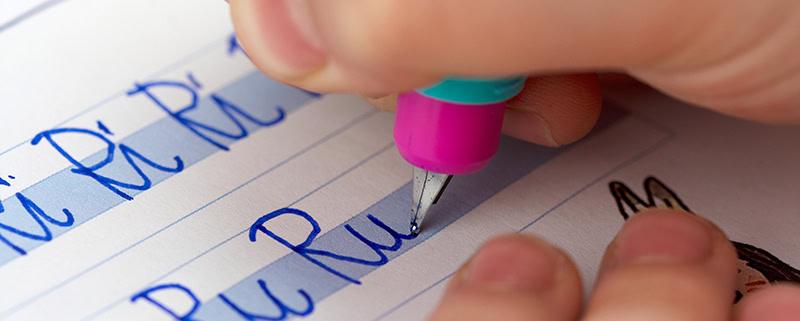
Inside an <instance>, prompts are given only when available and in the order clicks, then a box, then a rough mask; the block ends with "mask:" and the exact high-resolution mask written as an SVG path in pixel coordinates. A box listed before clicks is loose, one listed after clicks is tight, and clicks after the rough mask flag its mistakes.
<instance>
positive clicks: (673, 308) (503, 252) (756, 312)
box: [431, 209, 800, 321]
mask: <svg viewBox="0 0 800 321" xmlns="http://www.w3.org/2000/svg"><path fill="white" fill-rule="evenodd" d="M736 261H737V258H736V250H734V248H733V246H732V245H731V243H730V242H729V241H728V239H727V238H726V237H725V235H724V234H723V233H722V231H720V230H719V229H718V228H717V227H716V226H714V225H713V224H711V223H709V222H708V221H705V220H704V219H703V218H701V217H700V216H697V215H693V214H689V213H686V212H680V211H675V210H670V209H651V210H647V211H644V212H641V213H639V214H637V215H636V216H634V217H632V218H631V219H629V220H628V221H627V222H626V223H625V226H624V227H623V228H622V230H621V231H620V233H619V234H618V235H617V237H616V238H615V239H614V241H612V242H611V245H609V246H608V249H607V250H606V254H605V257H604V258H603V262H602V263H600V268H599V275H598V278H597V280H596V283H595V285H594V289H593V291H592V295H591V296H590V297H589V301H588V302H586V303H582V300H581V298H582V296H583V293H582V291H581V279H580V276H579V275H578V272H577V269H576V267H575V265H574V264H573V263H572V261H571V260H570V259H569V257H568V256H567V255H565V254H564V253H563V252H561V251H560V250H558V249H557V248H555V247H553V246H552V245H549V244H547V243H545V242H543V241H541V240H538V239H534V238H532V237H528V236H521V235H515V236H503V237H498V238H495V239H493V240H491V241H489V242H488V243H486V244H485V245H483V247H481V249H480V250H478V252H477V253H476V254H475V255H474V256H473V257H472V259H470V260H469V261H468V262H467V263H466V264H465V265H464V266H463V267H462V268H461V269H459V270H458V272H456V274H455V275H454V276H453V277H452V279H451V280H450V284H448V287H447V289H446V290H445V293H444V297H443V298H442V300H441V302H440V303H439V307H438V308H437V309H436V310H435V311H434V312H433V314H432V315H431V321H444V320H460V321H488V320H528V321H575V320H578V319H579V317H582V318H580V320H585V321H589V320H591V321H642V320H647V321H676V320H681V321H731V320H735V321H790V320H797V318H798V316H800V304H798V302H800V287H796V286H789V285H785V286H777V287H771V288H766V289H761V290H758V292H755V293H753V294H751V295H748V296H746V297H745V298H744V299H743V300H742V301H740V302H739V303H738V304H737V305H736V307H734V308H732V303H733V300H734V288H735V285H736V284H735V282H734V280H735V278H736V272H737V271H736V263H735V262H736ZM582 306H583V307H585V309H583V310H582Z"/></svg>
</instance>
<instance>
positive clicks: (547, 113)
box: [503, 74, 602, 147]
mask: <svg viewBox="0 0 800 321" xmlns="http://www.w3.org/2000/svg"><path fill="white" fill-rule="evenodd" d="M601 109H602V95H601V91H600V82H599V80H598V78H597V75H596V74H574V75H556V76H544V77H536V78H529V79H528V80H527V81H526V84H525V89H524V90H523V91H522V92H521V93H520V94H519V95H518V96H517V97H515V98H514V99H512V100H510V101H509V103H508V110H507V114H506V116H507V117H506V120H505V122H504V123H503V132H504V133H506V134H507V135H509V136H512V137H516V138H519V139H522V140H526V141H530V142H533V143H537V144H541V145H546V146H554V147H555V146H561V145H567V144H570V143H573V142H575V141H577V140H578V139H580V138H582V137H584V136H586V134H588V133H589V132H590V131H591V130H592V128H593V127H594V124H595V123H596V122H597V119H598V118H599V117H600V111H601Z"/></svg>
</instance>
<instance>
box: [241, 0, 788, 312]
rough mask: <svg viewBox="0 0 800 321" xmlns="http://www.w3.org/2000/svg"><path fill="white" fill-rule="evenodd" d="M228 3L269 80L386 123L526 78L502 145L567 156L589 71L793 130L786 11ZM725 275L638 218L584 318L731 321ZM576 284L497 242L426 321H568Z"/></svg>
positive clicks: (757, 306)
mask: <svg viewBox="0 0 800 321" xmlns="http://www.w3.org/2000/svg"><path fill="white" fill-rule="evenodd" d="M230 3H231V9H232V14H233V18H234V24H235V26H236V30H237V33H238V35H239V39H240V40H241V42H242V45H243V47H244V48H245V50H246V51H247V53H248V54H249V56H250V58H251V59H252V60H253V61H254V62H255V63H256V65H257V66H258V67H259V68H260V69H261V70H263V71H264V72H266V73H267V74H269V75H270V76H271V77H273V78H275V79H278V80H282V81H284V82H287V83H289V84H292V85H295V86H299V87H303V88H305V89H309V90H314V91H322V92H333V91H346V92H357V93H361V94H363V95H367V96H371V97H384V96H388V98H382V99H381V100H379V101H378V104H379V105H383V106H384V108H387V109H391V108H393V104H394V101H393V98H392V96H391V94H392V93H396V92H402V91H406V90H409V89H412V88H417V87H420V86H424V85H427V84H430V83H432V82H435V81H436V80H438V79H440V78H441V77H443V76H445V75H467V76H495V75H507V74H520V73H528V74H531V75H535V77H533V78H531V79H530V80H529V82H528V84H527V86H526V89H525V91H524V92H523V93H522V94H521V95H520V96H518V98H516V99H515V100H513V101H511V102H509V110H508V114H507V117H506V123H505V124H504V131H505V132H506V133H507V134H510V135H512V136H516V137H519V138H523V139H527V140H529V141H533V142H536V143H540V144H546V145H561V144H567V143H570V142H573V141H575V140H577V139H579V138H580V137H582V136H583V135H585V134H586V133H587V132H588V131H589V129H590V128H591V127H592V126H593V125H594V122H595V121H596V120H597V117H598V115H599V112H600V90H599V85H598V80H597V77H596V76H595V75H593V74H591V73H590V72H592V71H597V70H613V71H623V72H627V73H629V74H631V75H633V76H634V77H636V78H638V79H640V80H642V81H644V82H646V83H649V84H651V85H653V86H655V87H656V88H659V89H661V90H663V91H664V92H666V93H668V94H671V95H673V96H675V97H678V98H681V99H683V100H686V101H688V102H692V103H695V104H699V105H702V106H705V107H708V108H711V109H714V110H717V111H720V112H723V113H727V114H731V115H736V116H740V117H744V118H748V119H753V120H758V121H768V122H780V123H800V1H797V0H760V1H753V0H673V1H641V0H605V1H563V0H503V1H492V0H319V1H313V0H309V1H305V0H230ZM287 5H288V6H287ZM576 72H582V73H583V74H570V73H576ZM548 74H550V75H548ZM553 74H558V75H553ZM736 264H737V260H736V253H735V251H734V249H733V247H732V245H731V243H730V242H729V241H728V240H727V238H726V237H725V236H724V234H722V232H721V231H720V230H719V229H718V228H716V227H715V226H713V225H712V224H711V223H708V222H707V221H704V220H703V219H702V218H700V217H698V216H695V215H689V214H686V213H680V212H678V213H674V212H671V211H670V210H663V209H656V210H650V211H648V212H644V213H641V214H638V215H637V216H636V217H634V218H632V219H630V220H629V221H628V222H627V223H626V224H625V226H624V227H623V229H622V231H621V232H620V234H619V236H618V237H617V238H616V240H615V241H614V242H612V244H611V245H610V246H609V248H608V251H607V253H606V256H605V259H604V262H603V263H602V264H601V269H600V277H599V279H598V281H597V284H596V286H595V288H594V292H593V295H592V297H591V298H590V301H589V302H588V304H586V308H587V310H586V311H584V320H615V321H616V320H619V321H626V320H654V321H657V320H703V321H716V320H720V321H722V320H726V321H727V320H731V313H732V309H731V303H732V302H733V294H734V287H735V285H736V283H735V277H736V272H737V270H736V268H737V265H736ZM580 283H581V282H580V277H579V276H578V274H577V272H576V268H575V266H574V264H573V263H572V262H571V261H570V260H569V259H568V258H567V257H566V256H565V255H564V254H563V253H562V252H561V251H559V250H557V249H556V248H554V247H553V246H551V245H549V244H546V243H544V242H542V241H538V240H534V239H530V238H527V237H523V236H509V237H501V238H498V239H495V240H493V241H490V242H489V243H487V244H486V245H484V247H483V248H482V249H481V250H479V251H478V253H477V254H476V255H475V256H474V257H473V258H472V259H471V260H470V261H469V262H468V263H467V264H466V265H465V267H464V268H462V269H461V270H460V271H459V272H458V273H456V275H455V276H454V277H453V279H452V281H451V283H450V285H449V287H448V289H447V291H446V293H445V295H444V298H443V300H442V302H441V304H440V306H439V307H438V308H437V310H436V311H435V312H434V314H433V316H432V318H433V320H465V321H471V320H475V321H477V320H533V321H544V320H547V321H551V320H553V321H561V320H564V321H573V320H576V319H577V318H578V317H579V316H580V315H581V297H582V292H581V284H580ZM798 301H800V289H798V288H796V287H788V286H785V287H774V288H770V289H765V290H760V291H759V292H758V293H756V294H754V295H752V296H748V297H747V298H745V299H744V300H743V301H742V302H741V303H739V304H738V305H737V307H736V309H737V311H736V312H735V316H734V320H737V321H756V320H758V321H760V320H769V321H783V320H796V318H797V316H798V315H800V305H798V304H797V302H798Z"/></svg>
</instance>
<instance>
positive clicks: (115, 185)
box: [31, 122, 183, 201]
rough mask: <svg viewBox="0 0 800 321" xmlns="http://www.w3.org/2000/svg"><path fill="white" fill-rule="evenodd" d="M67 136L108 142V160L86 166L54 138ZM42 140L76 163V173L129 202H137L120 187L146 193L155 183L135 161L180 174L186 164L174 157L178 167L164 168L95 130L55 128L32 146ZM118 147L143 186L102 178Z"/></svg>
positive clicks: (36, 138) (44, 132) (102, 128)
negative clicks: (72, 135) (74, 135)
mask: <svg viewBox="0 0 800 321" xmlns="http://www.w3.org/2000/svg"><path fill="white" fill-rule="evenodd" d="M98 124H99V125H100V126H99V127H100V128H101V131H103V132H106V131H108V128H107V127H106V126H105V125H103V123H102V122H98ZM104 129H105V130H104ZM108 132H110V131H108ZM63 134H79V135H82V136H83V137H87V138H91V139H96V140H99V141H101V142H103V143H105V144H106V157H105V158H104V159H103V160H101V161H99V162H97V163H95V164H91V165H87V164H84V163H82V162H81V161H79V160H77V159H75V158H74V157H73V156H72V155H71V154H70V153H69V152H67V151H66V150H65V149H64V148H63V147H62V146H61V145H60V144H59V143H58V142H56V140H55V139H54V136H58V135H63ZM42 139H44V140H46V141H47V142H49V143H50V145H51V146H53V148H55V150H56V151H58V153H59V154H61V156H62V157H64V158H65V159H67V160H68V161H69V162H70V163H72V165H74V166H75V167H76V168H73V169H72V172H73V173H76V174H80V175H84V176H87V177H90V178H92V179H94V180H95V181H97V182H98V183H100V184H101V185H103V186H104V187H106V188H108V189H109V190H111V191H112V192H114V193H116V194H117V195H119V196H120V197H122V198H124V199H126V200H129V201H130V200H133V197H132V196H130V195H129V194H128V193H125V192H124V191H122V190H120V188H127V189H132V190H139V191H145V190H148V189H150V187H151V186H152V181H151V180H150V178H149V177H148V176H147V175H146V174H145V173H144V171H142V169H141V168H140V167H139V165H137V163H136V162H135V160H134V159H136V160H138V161H140V162H142V163H144V164H145V165H147V166H150V167H152V168H154V169H157V170H159V171H163V172H168V173H179V172H181V171H183V161H182V160H181V158H180V157H178V156H175V157H174V160H175V166H174V167H166V166H162V165H159V164H157V163H155V162H153V161H151V160H150V159H148V158H146V157H144V156H142V154H140V153H139V152H137V151H136V150H134V149H133V148H131V147H129V146H127V145H125V144H119V145H117V144H115V143H113V142H112V141H111V140H109V139H108V138H106V137H105V136H103V135H102V134H101V133H98V132H95V131H92V130H88V129H83V128H57V129H51V130H47V131H43V132H41V133H39V134H38V135H36V137H34V138H33V141H31V144H32V145H38V144H39V142H41V141H42ZM117 147H119V151H120V153H121V154H122V156H123V157H124V158H125V160H126V161H127V162H128V164H129V165H130V167H131V168H132V169H133V170H134V171H136V173H137V174H138V175H139V177H140V178H141V179H142V183H141V184H135V183H126V182H122V181H119V180H116V179H113V178H110V177H107V176H103V175H100V174H98V173H97V171H99V170H100V169H102V168H103V167H105V166H106V165H109V164H111V163H112V162H113V161H114V156H115V152H116V149H117Z"/></svg>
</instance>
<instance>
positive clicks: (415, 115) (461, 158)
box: [394, 91, 506, 175]
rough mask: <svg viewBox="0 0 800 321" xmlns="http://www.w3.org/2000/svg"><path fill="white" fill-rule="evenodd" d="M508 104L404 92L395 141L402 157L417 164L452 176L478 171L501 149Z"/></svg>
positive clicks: (398, 107)
mask: <svg viewBox="0 0 800 321" xmlns="http://www.w3.org/2000/svg"><path fill="white" fill-rule="evenodd" d="M505 106H506V103H505V102H500V103H494V104H488V105H464V104H456V103H449V102H445V101H440V100H437V99H433V98H430V97H427V96H424V95H421V94H419V93H417V92H414V91H412V92H408V93H404V94H401V95H400V96H399V97H398V99H397V114H396V116H395V121H394V141H395V143H396V144H397V149H398V150H399V151H400V155H401V156H403V158H405V159H406V161H408V162H409V163H411V164H412V165H414V166H416V167H419V168H422V169H424V170H428V171H432V172H436V173H442V174H449V175H462V174H470V173H474V172H477V171H479V170H481V169H483V168H484V167H486V165H487V164H489V161H490V160H491V159H492V157H493V156H494V154H495V153H497V147H498V144H499V143H500V135H501V131H502V127H503V114H504V112H505Z"/></svg>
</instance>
